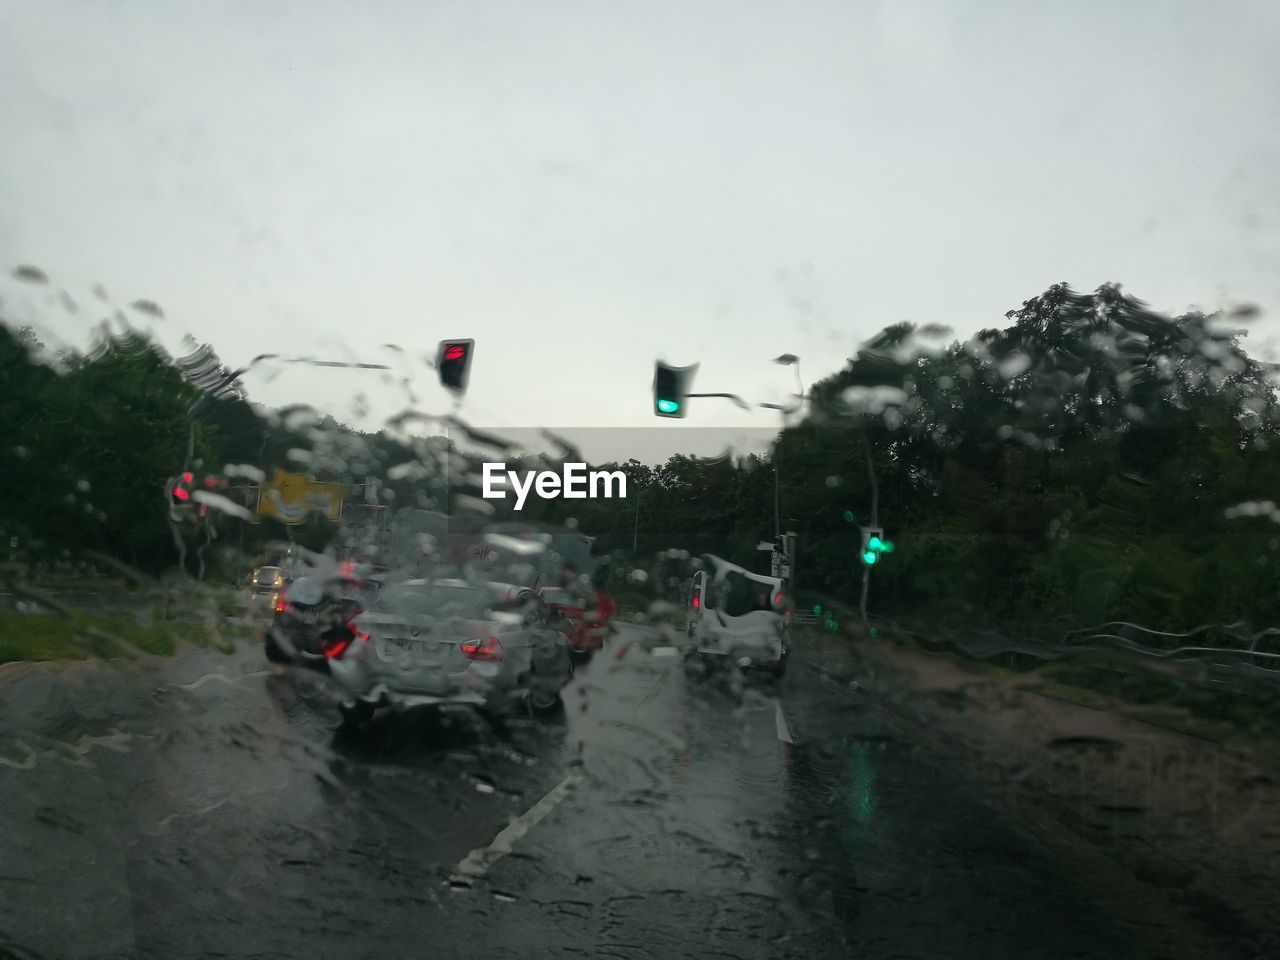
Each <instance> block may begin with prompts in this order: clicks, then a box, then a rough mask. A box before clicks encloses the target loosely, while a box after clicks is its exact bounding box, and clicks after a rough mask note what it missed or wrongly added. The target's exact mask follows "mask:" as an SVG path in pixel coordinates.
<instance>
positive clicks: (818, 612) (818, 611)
mask: <svg viewBox="0 0 1280 960" xmlns="http://www.w3.org/2000/svg"><path fill="white" fill-rule="evenodd" d="M813 615H814V616H815V617H820V616H822V604H820V603H815V604H814V605H813Z"/></svg>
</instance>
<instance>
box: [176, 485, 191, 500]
mask: <svg viewBox="0 0 1280 960" xmlns="http://www.w3.org/2000/svg"><path fill="white" fill-rule="evenodd" d="M173 495H174V497H175V498H176V499H178V500H190V499H191V494H189V493H187V491H185V490H183V489H182V488H181V487H174V488H173Z"/></svg>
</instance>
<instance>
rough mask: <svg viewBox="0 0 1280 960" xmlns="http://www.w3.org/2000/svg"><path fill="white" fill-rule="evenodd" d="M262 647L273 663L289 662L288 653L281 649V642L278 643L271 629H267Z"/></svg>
mask: <svg viewBox="0 0 1280 960" xmlns="http://www.w3.org/2000/svg"><path fill="white" fill-rule="evenodd" d="M262 649H263V652H264V653H266V655H267V659H268V660H269V661H270V662H272V663H288V662H289V657H288V655H287V654H286V653H285V652H284V651H283V650H281V649H280V644H278V643H276V638H275V636H274V635H273V634H272V633H271V631H269V630H268V631H267V633H266V635H265V636H264V637H263V638H262Z"/></svg>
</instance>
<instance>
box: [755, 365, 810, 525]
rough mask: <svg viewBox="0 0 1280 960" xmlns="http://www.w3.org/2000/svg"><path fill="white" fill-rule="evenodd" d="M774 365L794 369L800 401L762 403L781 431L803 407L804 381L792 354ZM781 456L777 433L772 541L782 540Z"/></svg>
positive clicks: (779, 434) (797, 395) (779, 436)
mask: <svg viewBox="0 0 1280 960" xmlns="http://www.w3.org/2000/svg"><path fill="white" fill-rule="evenodd" d="M773 362H774V363H780V364H782V365H783V366H785V367H795V368H796V397H797V399H798V400H799V401H800V402H799V403H797V404H796V405H795V406H793V407H784V406H782V405H781V404H777V403H762V404H760V406H762V407H768V408H769V409H771V410H777V411H778V412H779V413H780V414H781V416H782V429H783V430H786V428H787V414H789V413H795V412H796V411H797V410H799V409H800V408H801V407H802V406H803V405H804V399H805V397H804V381H803V380H802V379H801V378H800V358H799V357H797V356H796V355H795V354H794V353H784V354H782V356H780V357H774V358H773ZM781 456H782V432H781V431H779V433H778V437H777V439H776V440H774V441H773V538H774V540H775V541H776V540H780V539H782V519H781V510H780V509H779V500H780V498H781V493H780V488H781V485H782V478H781V473H780V468H779V460H780V458H781Z"/></svg>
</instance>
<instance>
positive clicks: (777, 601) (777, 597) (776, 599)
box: [773, 590, 782, 607]
mask: <svg viewBox="0 0 1280 960" xmlns="http://www.w3.org/2000/svg"><path fill="white" fill-rule="evenodd" d="M773 605H774V606H775V607H780V606H782V591H781V590H779V591H778V592H777V593H775V594H774V595H773Z"/></svg>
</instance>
